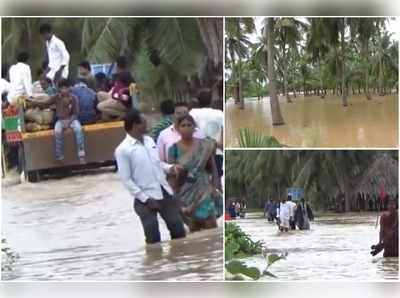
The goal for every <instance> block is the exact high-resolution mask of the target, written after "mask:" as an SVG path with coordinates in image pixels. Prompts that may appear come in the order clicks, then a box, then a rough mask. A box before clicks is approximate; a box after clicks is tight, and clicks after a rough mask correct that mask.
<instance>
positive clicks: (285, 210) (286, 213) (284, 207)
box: [277, 198, 291, 232]
mask: <svg viewBox="0 0 400 298" xmlns="http://www.w3.org/2000/svg"><path fill="white" fill-rule="evenodd" d="M290 210H291V206H290V205H289V204H288V203H287V201H286V198H283V199H282V202H281V203H280V204H279V208H278V210H277V217H278V219H279V220H278V223H279V230H280V231H281V232H288V231H289V228H290V224H289V220H290Z"/></svg>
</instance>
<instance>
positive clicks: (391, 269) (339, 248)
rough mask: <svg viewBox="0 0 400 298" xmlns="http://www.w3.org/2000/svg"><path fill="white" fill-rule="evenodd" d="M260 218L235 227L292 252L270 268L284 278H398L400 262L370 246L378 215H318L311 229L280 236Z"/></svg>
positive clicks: (257, 262) (256, 262) (258, 263)
mask: <svg viewBox="0 0 400 298" xmlns="http://www.w3.org/2000/svg"><path fill="white" fill-rule="evenodd" d="M255 216H256V217H255V218H247V219H242V220H238V221H236V223H238V224H239V226H240V227H241V228H242V229H243V230H244V231H245V232H246V233H249V234H250V235H251V237H252V239H253V240H255V241H258V240H263V241H264V242H265V244H266V246H267V247H268V249H269V251H270V252H276V253H281V252H285V251H286V252H288V256H287V258H286V260H281V261H279V262H276V263H275V264H274V265H273V266H272V267H271V268H270V271H271V272H272V273H273V274H275V275H276V276H278V278H279V280H363V281H366V280H370V281H373V280H395V279H398V272H399V259H398V258H383V257H382V253H381V254H379V255H378V256H376V257H372V256H371V255H370V246H371V245H372V244H375V243H376V242H377V241H378V233H379V232H378V231H379V227H378V228H377V229H376V228H375V222H376V214H373V213H366V214H362V215H360V214H356V213H354V214H347V215H329V216H323V217H318V218H316V220H315V222H314V223H312V226H311V230H310V231H298V230H297V231H290V232H289V233H279V232H278V231H277V227H276V225H275V224H272V223H268V222H267V221H266V220H265V219H263V218H260V217H261V214H255ZM248 263H249V264H252V265H255V266H258V267H260V268H262V267H263V264H264V263H265V261H263V260H261V259H260V258H258V257H254V258H251V259H249V260H248ZM266 279H268V278H266Z"/></svg>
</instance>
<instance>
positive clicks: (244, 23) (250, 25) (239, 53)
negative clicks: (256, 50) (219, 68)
mask: <svg viewBox="0 0 400 298" xmlns="http://www.w3.org/2000/svg"><path fill="white" fill-rule="evenodd" d="M254 30H255V25H254V20H253V19H252V18H227V19H226V20H225V35H226V38H225V47H226V50H227V53H228V54H229V60H230V62H231V64H232V65H231V71H232V76H233V77H234V78H235V80H236V88H235V89H236V94H235V99H236V103H239V108H241V109H243V108H244V98H243V94H242V61H243V59H247V58H248V55H249V48H250V46H251V42H250V41H249V39H248V36H247V34H251V33H253V32H254Z"/></svg>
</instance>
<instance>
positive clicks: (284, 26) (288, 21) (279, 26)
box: [275, 18, 303, 103]
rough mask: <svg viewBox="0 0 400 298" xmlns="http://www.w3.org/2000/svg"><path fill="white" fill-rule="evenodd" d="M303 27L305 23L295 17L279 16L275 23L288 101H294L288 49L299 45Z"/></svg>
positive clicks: (284, 88)
mask: <svg viewBox="0 0 400 298" xmlns="http://www.w3.org/2000/svg"><path fill="white" fill-rule="evenodd" d="M301 27H303V23H302V22H301V21H299V20H297V19H295V18H279V19H277V21H276V23H275V31H276V32H275V36H276V39H277V41H276V44H277V45H278V46H279V49H280V53H281V54H282V59H281V64H280V65H281V66H282V80H283V95H284V96H285V97H286V101H287V102H289V103H290V102H292V101H291V99H290V95H289V88H288V60H289V59H288V55H287V54H288V51H289V49H293V48H296V47H297V43H298V41H299V39H300V36H301Z"/></svg>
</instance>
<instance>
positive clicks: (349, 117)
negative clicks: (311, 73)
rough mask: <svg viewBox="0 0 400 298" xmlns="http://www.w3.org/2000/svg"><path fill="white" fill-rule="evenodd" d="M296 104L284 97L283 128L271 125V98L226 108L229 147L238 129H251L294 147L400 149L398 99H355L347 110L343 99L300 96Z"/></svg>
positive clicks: (351, 99)
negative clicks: (399, 139) (399, 145)
mask: <svg viewBox="0 0 400 298" xmlns="http://www.w3.org/2000/svg"><path fill="white" fill-rule="evenodd" d="M292 101H293V102H292V103H287V102H286V99H284V98H283V97H280V106H281V110H282V115H283V118H284V121H285V124H284V125H279V126H272V120H271V108H270V102H269V98H263V99H262V100H259V101H258V100H257V99H256V98H255V99H250V98H249V99H246V101H245V108H244V109H243V110H241V109H238V108H237V106H236V105H235V104H234V101H233V99H230V100H229V101H228V102H227V103H226V105H225V115H226V118H225V123H226V145H227V147H237V146H238V145H239V141H238V140H239V130H240V129H241V128H250V129H252V130H254V131H257V132H260V133H262V134H263V135H267V136H274V137H275V138H277V139H278V141H279V142H280V143H281V144H284V145H286V146H289V147H357V148H365V147H379V148H384V147H390V148H392V147H397V146H398V99H397V95H390V96H374V97H373V99H372V100H367V99H366V98H365V96H358V95H353V96H350V97H349V98H348V102H349V105H348V106H347V107H343V106H342V104H341V98H339V97H337V96H336V97H335V96H327V97H325V98H324V99H321V98H320V97H318V96H308V97H303V96H298V97H296V98H294V97H293V98H292Z"/></svg>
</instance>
